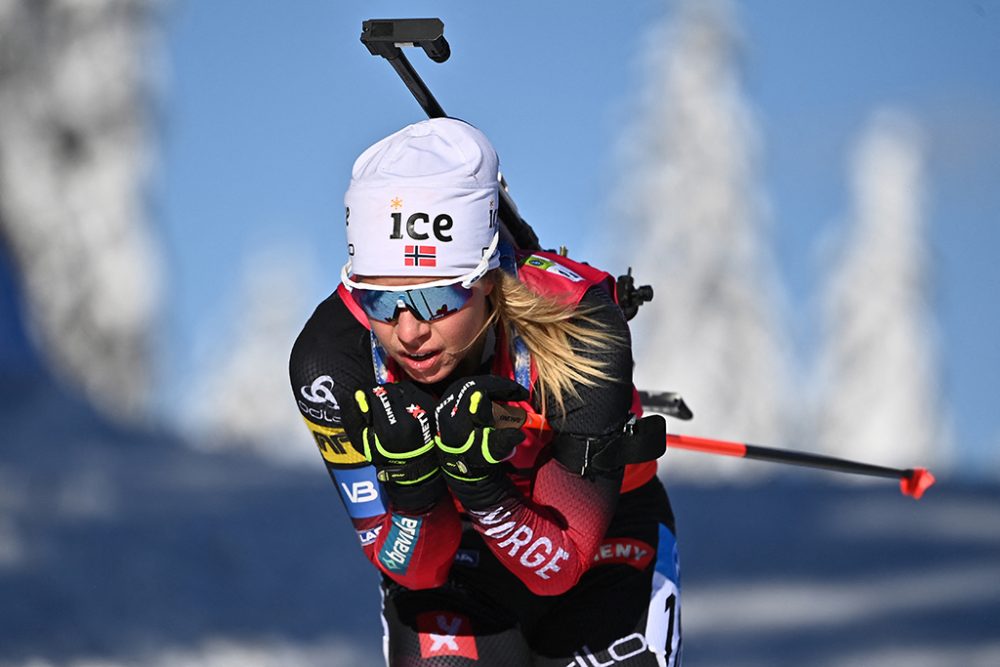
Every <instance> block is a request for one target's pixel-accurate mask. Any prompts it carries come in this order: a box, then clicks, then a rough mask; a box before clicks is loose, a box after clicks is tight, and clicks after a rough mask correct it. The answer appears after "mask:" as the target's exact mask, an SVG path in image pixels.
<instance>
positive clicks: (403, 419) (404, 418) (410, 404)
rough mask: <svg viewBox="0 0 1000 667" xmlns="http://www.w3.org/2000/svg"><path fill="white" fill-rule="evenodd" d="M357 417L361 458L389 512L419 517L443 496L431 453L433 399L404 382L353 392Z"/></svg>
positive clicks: (433, 426)
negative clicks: (385, 498) (382, 492)
mask: <svg viewBox="0 0 1000 667" xmlns="http://www.w3.org/2000/svg"><path fill="white" fill-rule="evenodd" d="M353 398H354V403H355V405H356V406H357V408H358V412H359V413H360V416H361V424H360V425H359V428H360V440H361V442H360V443H359V445H360V448H361V453H362V454H363V455H364V457H365V459H367V460H368V461H369V462H370V463H371V464H372V465H374V466H375V468H376V470H377V477H378V480H379V481H380V482H382V485H383V488H384V489H385V492H386V494H387V495H388V496H389V499H390V500H391V501H392V505H393V508H394V509H399V510H403V511H408V512H421V511H424V510H427V509H430V507H431V506H432V505H433V504H434V503H435V502H437V500H438V499H439V498H440V497H441V496H443V495H444V492H445V485H444V483H443V482H442V480H441V475H440V469H439V464H438V459H437V455H436V453H435V451H434V446H435V442H434V433H435V431H436V428H435V425H434V418H433V417H434V416H433V414H432V413H431V412H430V408H431V406H433V405H434V398H433V397H432V396H431V395H430V394H427V393H425V392H423V391H421V390H420V389H417V388H416V387H415V386H413V385H412V384H410V383H408V382H398V383H393V384H385V385H379V386H376V387H372V388H371V389H366V390H362V389H358V390H357V391H355V392H354V396H353Z"/></svg>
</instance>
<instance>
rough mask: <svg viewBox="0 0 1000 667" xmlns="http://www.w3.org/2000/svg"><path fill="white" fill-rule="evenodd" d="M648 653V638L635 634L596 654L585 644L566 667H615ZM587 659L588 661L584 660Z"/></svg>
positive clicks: (614, 642) (617, 640)
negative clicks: (593, 666) (614, 666)
mask: <svg viewBox="0 0 1000 667" xmlns="http://www.w3.org/2000/svg"><path fill="white" fill-rule="evenodd" d="M647 652H649V644H648V643H647V642H646V638H645V637H643V636H642V635H641V634H639V633H638V632H633V633H632V634H630V635H627V636H625V637H621V638H620V639H616V640H615V641H613V642H612V643H611V645H610V646H608V648H607V649H606V650H604V651H598V652H597V653H596V654H595V653H593V652H592V651H591V650H590V647H589V646H587V645H586V644H584V646H583V648H582V649H581V650H579V651H577V652H576V653H574V654H573V662H570V663H569V664H567V665H566V667H576V666H577V665H584V666H586V665H600V666H601V667H604V666H605V665H613V664H615V663H618V662H626V661H628V660H629V658H632V657H635V656H637V655H639V654H640V653H647ZM585 658H586V660H584V659H585Z"/></svg>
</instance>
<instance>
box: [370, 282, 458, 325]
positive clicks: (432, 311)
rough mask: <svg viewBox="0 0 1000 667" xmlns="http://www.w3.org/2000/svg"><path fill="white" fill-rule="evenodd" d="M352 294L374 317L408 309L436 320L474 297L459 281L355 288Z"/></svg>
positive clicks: (384, 319) (385, 317)
mask: <svg viewBox="0 0 1000 667" xmlns="http://www.w3.org/2000/svg"><path fill="white" fill-rule="evenodd" d="M351 296H352V297H354V300H355V301H356V302H357V304H358V305H359V306H361V309H362V310H364V311H365V314H366V315H368V317H370V318H372V319H373V320H379V321H381V322H391V321H393V320H395V319H396V317H397V316H398V313H399V310H400V309H408V310H410V311H411V312H413V314H414V315H416V316H417V317H418V318H419V319H421V320H427V321H431V320H437V319H440V318H442V317H445V316H447V315H451V314H452V313H454V312H457V311H459V310H461V309H462V308H463V307H464V306H465V304H467V303H468V302H469V299H470V298H471V297H472V289H471V288H467V287H462V286H461V285H460V284H454V285H443V286H438V287H425V288H414V289H407V290H399V291H391V292H390V291H384V290H368V289H360V288H354V289H353V290H351Z"/></svg>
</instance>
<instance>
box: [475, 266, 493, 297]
mask: <svg viewBox="0 0 1000 667" xmlns="http://www.w3.org/2000/svg"><path fill="white" fill-rule="evenodd" d="M479 282H480V284H482V286H483V296H489V295H490V294H492V293H493V288H494V287H496V278H494V277H493V272H492V271H491V272H490V273H487V274H486V275H485V276H483V279H482V280H480V281H479Z"/></svg>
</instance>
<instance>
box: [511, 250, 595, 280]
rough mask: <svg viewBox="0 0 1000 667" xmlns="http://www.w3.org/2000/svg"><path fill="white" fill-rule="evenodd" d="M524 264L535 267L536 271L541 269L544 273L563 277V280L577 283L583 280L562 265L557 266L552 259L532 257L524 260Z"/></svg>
mask: <svg viewBox="0 0 1000 667" xmlns="http://www.w3.org/2000/svg"><path fill="white" fill-rule="evenodd" d="M524 263H525V264H527V265H528V266H533V267H535V268H536V269H541V270H542V271H547V272H548V273H554V274H556V275H559V276H562V277H563V278H566V279H567V280H572V281H573V282H575V283H578V282H580V281H582V280H583V278H582V277H581V276H580V274H579V273H576V272H575V271H571V270H569V269H567V268H566V267H565V266H563V265H562V264H556V263H555V262H553V261H552V260H551V259H545V258H544V257H539V256H538V255H532V256H531V257H529V258H528V259H526V260H524Z"/></svg>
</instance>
